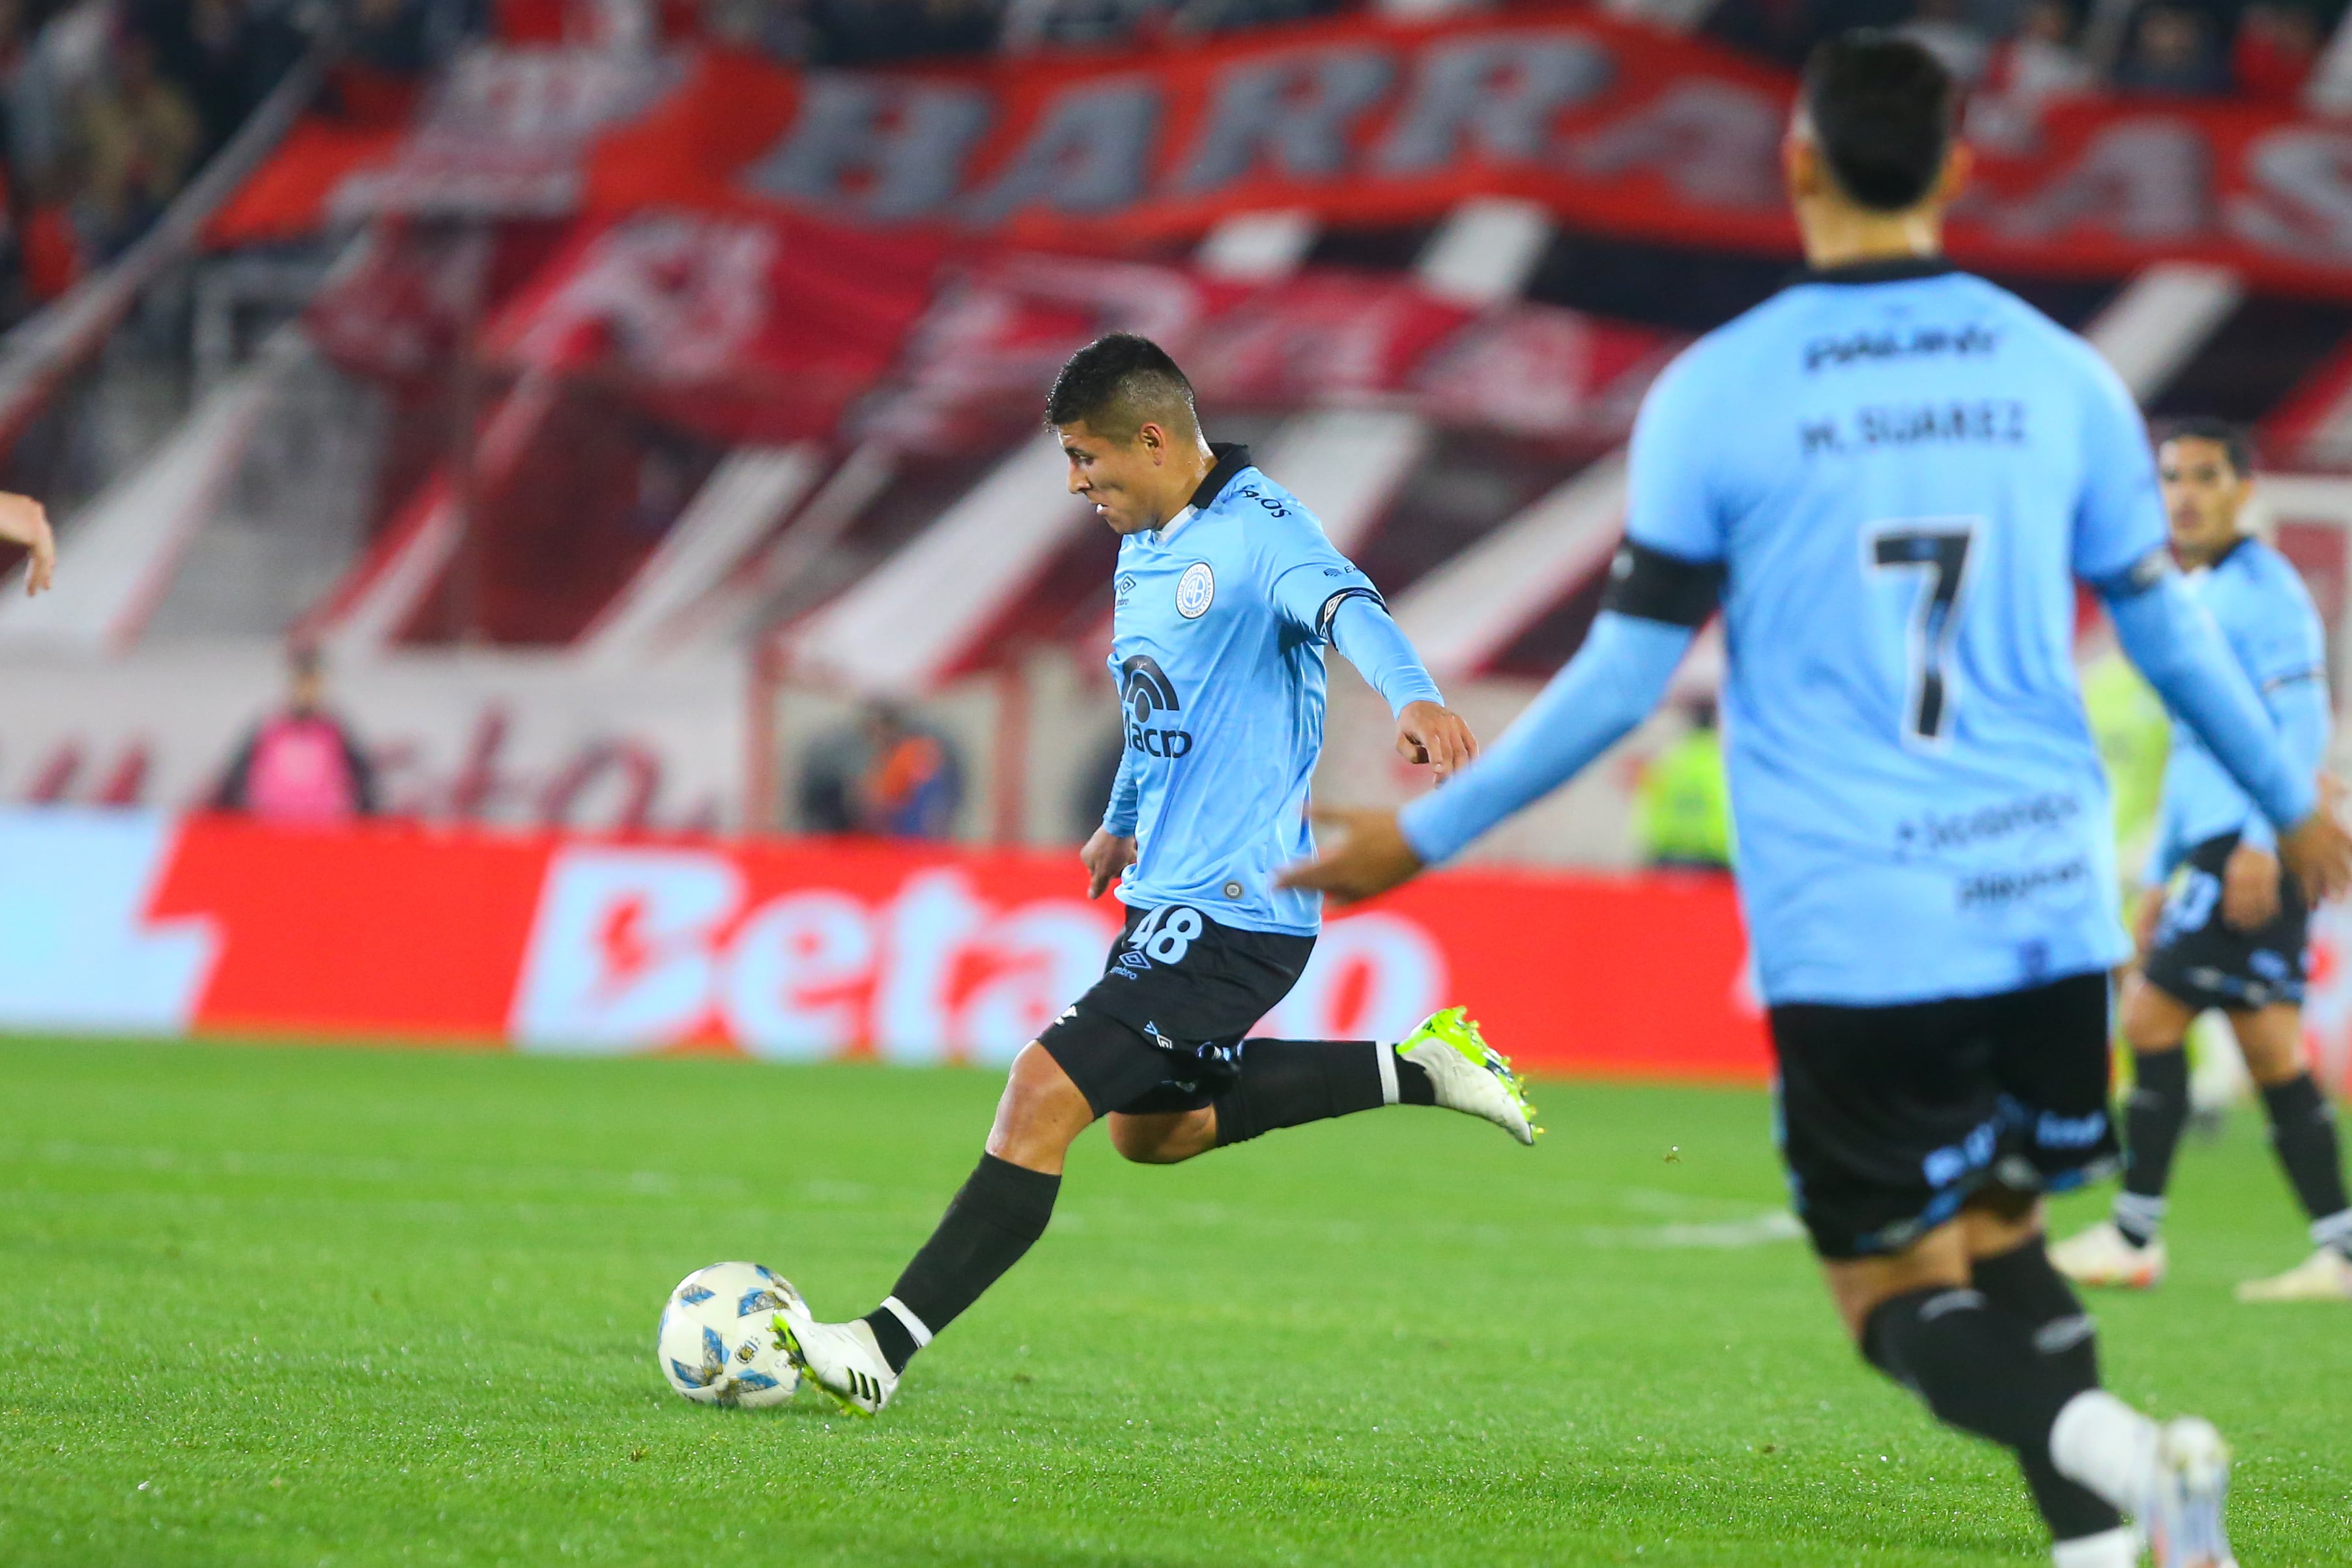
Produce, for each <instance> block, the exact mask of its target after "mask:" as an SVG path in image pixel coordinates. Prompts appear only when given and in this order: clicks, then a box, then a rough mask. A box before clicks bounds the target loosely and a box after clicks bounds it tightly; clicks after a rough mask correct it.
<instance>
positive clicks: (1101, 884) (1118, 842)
mask: <svg viewBox="0 0 2352 1568" xmlns="http://www.w3.org/2000/svg"><path fill="white" fill-rule="evenodd" d="M1078 863H1079V864H1080V865H1082V866H1084V867H1086V868H1087V897H1088V898H1100V897H1101V896H1102V895H1103V891H1104V890H1105V889H1106V888H1108V887H1109V886H1110V884H1111V882H1112V879H1114V878H1115V877H1117V876H1118V873H1121V872H1123V871H1125V870H1126V869H1127V868H1128V867H1129V866H1131V865H1133V864H1134V863H1135V840H1134V839H1133V838H1132V837H1123V836H1121V835H1119V834H1118V833H1114V832H1112V831H1110V830H1109V829H1108V828H1097V829H1096V830H1095V836H1094V837H1093V838H1090V839H1088V840H1087V846H1086V848H1084V849H1082V850H1080V851H1079V852H1078Z"/></svg>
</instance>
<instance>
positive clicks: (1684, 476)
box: [1625, 340, 1724, 562]
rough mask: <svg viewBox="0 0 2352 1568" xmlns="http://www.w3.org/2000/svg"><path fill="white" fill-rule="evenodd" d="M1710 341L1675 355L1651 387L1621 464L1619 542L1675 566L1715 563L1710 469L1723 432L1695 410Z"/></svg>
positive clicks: (1719, 542)
mask: <svg viewBox="0 0 2352 1568" xmlns="http://www.w3.org/2000/svg"><path fill="white" fill-rule="evenodd" d="M1710 351H1715V352H1719V351H1720V350H1719V349H1717V346H1716V345H1715V344H1714V342H1713V341H1712V340H1701V341H1700V342H1698V343H1697V344H1696V345H1694V346H1693V347H1691V348H1689V349H1686V350H1684V351H1683V353H1682V355H1681V357H1680V358H1678V359H1676V360H1675V362H1674V363H1673V364H1671V365H1669V366H1667V367H1666V371H1665V373H1664V375H1662V376H1660V377H1659V378H1658V379H1657V381H1656V382H1653V383H1652V384H1651V387H1650V390H1649V392H1647V393H1646V394H1644V396H1643V399H1642V412H1641V413H1640V415H1639V416H1638V417H1636V418H1635V420H1634V421H1633V444H1632V447H1631V449H1630V451H1629V453H1628V455H1627V461H1626V496H1625V534H1626V537H1627V538H1633V539H1638V540H1639V541H1641V542H1642V543H1643V544H1645V545H1648V546H1649V547H1651V548H1652V549H1660V550H1664V551H1665V552H1666V554H1668V555H1670V556H1675V557H1676V558H1678V559H1683V560H1693V561H1706V562H1714V561H1719V560H1721V559H1723V556H1724V532H1723V516H1722V512H1721V509H1720V508H1719V507H1717V505H1716V503H1715V492H1714V487H1713V484H1712V479H1711V475H1712V463H1711V460H1712V458H1713V457H1714V456H1715V455H1716V453H1717V450H1719V448H1720V446H1721V444H1722V438H1723V431H1722V429H1721V428H1720V427H1719V426H1716V425H1714V424H1712V423H1710V420H1709V416H1708V413H1707V410H1706V407H1705V406H1704V405H1703V404H1702V402H1701V401H1700V400H1701V398H1702V397H1703V396H1704V395H1705V393H1706V389H1707V387H1708V385H1709V378H1708V377H1707V376H1706V374H1705V373H1704V372H1705V371H1706V366H1705V364H1704V363H1703V362H1702V361H1701V358H1700V357H1701V356H1702V355H1703V354H1706V353H1708V352H1710Z"/></svg>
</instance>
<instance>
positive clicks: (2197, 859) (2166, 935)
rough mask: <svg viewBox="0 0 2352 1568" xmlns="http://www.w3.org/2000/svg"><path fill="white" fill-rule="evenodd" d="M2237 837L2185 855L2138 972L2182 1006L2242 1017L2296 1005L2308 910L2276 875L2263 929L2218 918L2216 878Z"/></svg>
mask: <svg viewBox="0 0 2352 1568" xmlns="http://www.w3.org/2000/svg"><path fill="white" fill-rule="evenodd" d="M2237 847H2238V835H2237V834H2235V833H2224V834H2222V835H2221V837H2220V838H2218V839H2208V840H2206V841H2204V842H2203V843H2201V844H2199V845H2198V846H2197V847H2196V848H2195V849H2193V850H2191V851H2189V859H2188V862H2187V864H2186V866H2185V868H2184V869H2183V870H2182V872H2181V873H2180V875H2179V877H2178V878H2176V879H2175V880H2174V883H2173V886H2172V892H2171V894H2169V895H2168V897H2167V898H2166V899H2165V901H2164V918H2163V920H2162V921H2161V922H2160V923H2158V926H2157V930H2156V946H2154V947H2153V948H2151V949H2150V950H2149V952H2148V955H2147V963H2146V965H2145V966H2143V967H2142V969H2141V972H2142V973H2143V974H2145V975H2146V976H2147V980H2148V984H2150V985H2152V986H2154V987H2156V988H2158V990H2160V991H2162V992H2164V993H2165V994H2166V995H2167V996H2168V997H2171V998H2175V999H2176V1000H2178V1001H2179V1002H2180V1003H2182V1004H2183V1005H2184V1006H2187V1007H2192V1008H2196V1009H2199V1010H2200V1011H2202V1010H2203V1009H2206V1008H2224V1009H2228V1010H2230V1011H2231V1012H2250V1011H2252V1010H2253V1009H2256V1008H2266V1007H2269V1006H2271V1005H2272V1004H2273V1003H2274V1002H2292V1003H2295V1004H2297V1005H2300V1004H2301V1003H2302V1001H2303V982H2304V967H2303V948H2304V942H2305V938H2306V937H2307V936H2309V935H2310V926H2311V912H2310V910H2309V909H2307V908H2305V905H2304V902H2303V889H2302V888H2301V887H2300V886H2298V885H2297V884H2296V883H2295V880H2294V878H2293V877H2291V876H2288V875H2286V874H2284V873H2281V874H2280V876H2279V912H2278V914H2277V915H2273V917H2272V918H2271V921H2270V924H2268V925H2263V926H2261V927H2258V928H2257V929H2255V930H2252V931H2240V930H2238V929H2236V928H2235V927H2234V926H2232V925H2231V924H2230V923H2229V922H2228V921H2226V920H2224V919H2222V918H2221V873H2222V870H2223V868H2224V867H2226V866H2228V864H2229V863H2230V855H2231V852H2232V851H2234V850H2235V849H2237Z"/></svg>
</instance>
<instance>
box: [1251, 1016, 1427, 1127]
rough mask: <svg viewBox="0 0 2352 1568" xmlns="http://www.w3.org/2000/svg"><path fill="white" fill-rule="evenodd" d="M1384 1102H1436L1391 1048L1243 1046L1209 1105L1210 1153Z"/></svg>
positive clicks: (1422, 1076) (1369, 1043)
mask: <svg viewBox="0 0 2352 1568" xmlns="http://www.w3.org/2000/svg"><path fill="white" fill-rule="evenodd" d="M1383 1061H1385V1062H1386V1063H1387V1064H1388V1065H1389V1066H1390V1067H1391V1069H1392V1071H1394V1074H1395V1076H1394V1077H1393V1078H1392V1079H1391V1078H1384V1077H1383V1076H1382V1073H1381V1065H1382V1063H1383ZM1391 1083H1393V1084H1394V1085H1395V1092H1394V1098H1393V1100H1391V1092H1390V1087H1389V1086H1390V1084H1391ZM1391 1103H1393V1104H1398V1105H1434V1104H1435V1103H1437V1095H1436V1092H1435V1091H1434V1090H1433V1089H1432V1088H1431V1087H1430V1082H1429V1074H1428V1073H1426V1072H1423V1071H1422V1070H1421V1069H1420V1068H1419V1067H1417V1066H1415V1065H1414V1064H1413V1063H1412V1062H1410V1061H1406V1060H1405V1059H1404V1058H1403V1057H1402V1056H1399V1055H1398V1054H1397V1052H1396V1047H1394V1046H1392V1045H1386V1044H1383V1043H1381V1041H1379V1040H1244V1041H1242V1054H1241V1075H1240V1076H1239V1077H1238V1078H1237V1079H1235V1080H1234V1086H1233V1087H1232V1088H1231V1089H1228V1090H1227V1091H1225V1092H1223V1094H1220V1095H1218V1096H1217V1099H1216V1111H1217V1146H1218V1147H1220V1148H1223V1146H1224V1145H1227V1144H1239V1143H1245V1142H1247V1141H1248V1140H1249V1139H1251V1138H1255V1137H1256V1136H1257V1135H1258V1134H1260V1133H1271V1132H1273V1131H1274V1130H1275V1129H1276V1128H1277V1127H1296V1126H1299V1125H1301V1124H1305V1123H1307V1122H1321V1121H1325V1120H1328V1118H1330V1117H1333V1116H1351V1115H1353V1114H1355V1113H1357V1112H1359V1111H1377V1110H1379V1109H1380V1108H1381V1106H1383V1105H1387V1104H1391Z"/></svg>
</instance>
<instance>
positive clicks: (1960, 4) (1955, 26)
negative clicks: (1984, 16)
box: [1895, 0, 1992, 87]
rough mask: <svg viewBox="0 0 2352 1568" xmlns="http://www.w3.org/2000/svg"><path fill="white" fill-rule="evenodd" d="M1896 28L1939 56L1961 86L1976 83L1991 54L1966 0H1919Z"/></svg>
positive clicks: (1903, 35) (1990, 41)
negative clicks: (1912, 10)
mask: <svg viewBox="0 0 2352 1568" xmlns="http://www.w3.org/2000/svg"><path fill="white" fill-rule="evenodd" d="M1895 32H1896V34H1897V35H1898V36H1900V37H1906V38H1909V39H1911V40H1912V41H1913V42H1914V43H1916V44H1917V45H1919V47H1922V48H1924V49H1926V50H1927V52H1928V53H1929V54H1931V55H1933V56H1935V57H1937V59H1938V60H1941V61H1942V62H1943V65H1944V68H1945V69H1946V70H1948V71H1949V72H1951V73H1952V79H1953V80H1955V81H1957V82H1958V83H1959V84H1960V85H1961V86H1962V87H1973V86H1975V85H1976V82H1977V78H1979V77H1981V76H1983V75H1984V73H1985V67H1986V66H1987V64H1989V63H1990V59H1991V57H1992V40H1991V39H1990V38H1989V37H1986V36H1985V33H1984V30H1983V29H1982V28H1981V27H1979V26H1978V25H1977V20H1976V17H1975V16H1974V15H1973V13H1972V11H1971V9H1970V6H1969V0H1919V5H1918V9H1917V10H1916V11H1915V12H1913V13H1912V16H1911V19H1910V20H1909V21H1908V22H1906V23H1904V24H1903V26H1900V27H1897V28H1896V29H1895Z"/></svg>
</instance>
